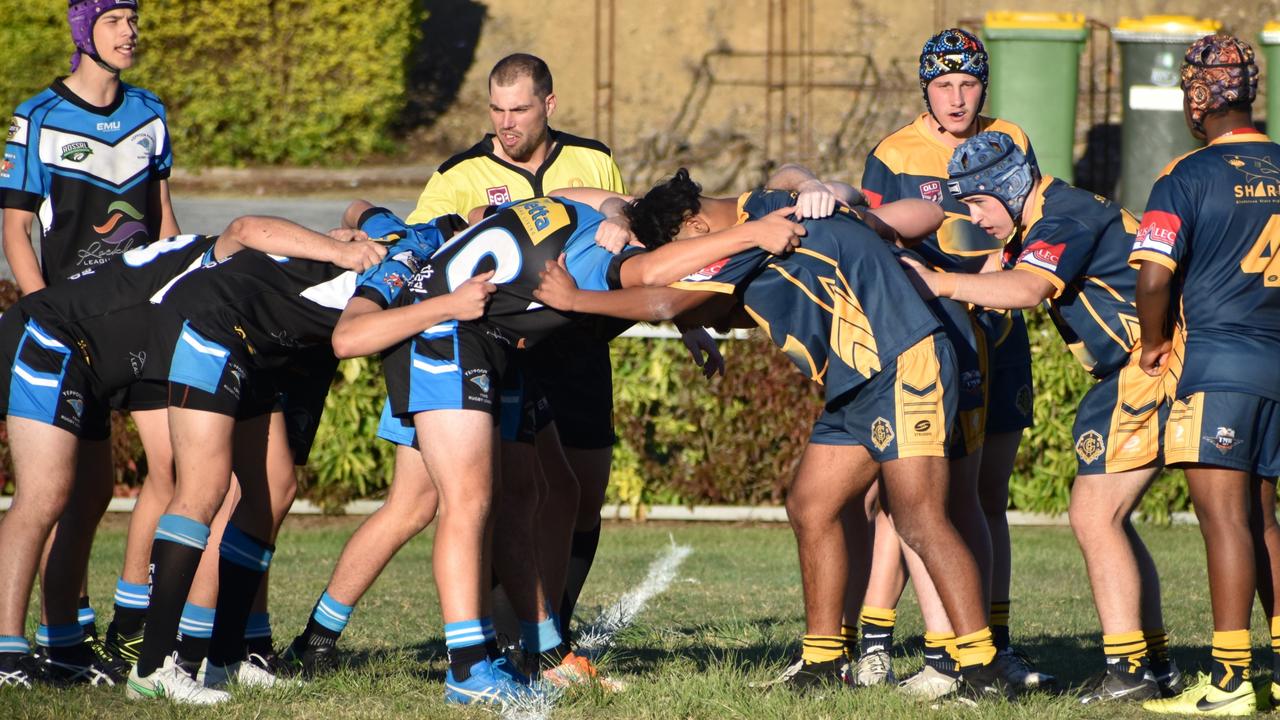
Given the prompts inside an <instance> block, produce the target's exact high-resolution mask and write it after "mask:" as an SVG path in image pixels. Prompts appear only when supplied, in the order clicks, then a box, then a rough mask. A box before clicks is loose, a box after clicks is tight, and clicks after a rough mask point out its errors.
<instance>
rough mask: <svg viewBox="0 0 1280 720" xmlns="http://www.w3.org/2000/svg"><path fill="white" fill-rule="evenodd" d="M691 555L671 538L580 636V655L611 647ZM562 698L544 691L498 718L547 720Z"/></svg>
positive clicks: (506, 709) (514, 704)
mask: <svg viewBox="0 0 1280 720" xmlns="http://www.w3.org/2000/svg"><path fill="white" fill-rule="evenodd" d="M691 552H693V548H691V547H689V546H688V545H677V544H676V539H675V537H671V547H669V548H667V549H666V550H665V551H663V553H662V554H661V555H659V556H658V557H657V558H656V559H655V560H654V561H653V562H652V563H650V564H649V573H648V574H647V575H645V578H644V580H643V581H641V583H640V584H639V585H637V586H635V587H634V588H632V589H631V590H629V591H628V592H627V593H626V594H624V595H623V596H622V597H620V598H618V601H617V602H616V603H614V604H612V605H610V606H609V607H607V608H605V609H604V610H602V611H601V612H600V615H599V617H597V618H596V619H595V621H594V622H592V623H591V624H589V625H587V627H586V628H585V629H584V630H583V631H582V632H581V633H579V634H578V647H577V652H580V653H583V654H586V655H588V656H590V657H596V656H599V655H600V653H603V652H604V651H605V650H607V649H608V648H609V647H610V646H612V645H613V639H614V638H615V637H617V635H618V633H619V632H620V631H622V629H623V628H626V627H627V626H629V625H630V624H631V623H633V622H635V619H636V616H637V615H639V614H640V613H641V612H643V611H644V609H645V606H647V605H648V604H649V601H650V600H652V599H653V598H655V597H657V596H658V595H661V594H662V593H663V591H665V590H666V589H667V588H668V587H670V586H671V583H672V582H674V581H675V579H676V570H678V569H679V568H680V565H681V563H683V562H684V561H685V558H687V557H689V553H691ZM560 695H561V693H560V692H559V691H558V690H557V689H555V688H545V693H544V694H538V695H534V696H531V697H529V698H521V699H520V700H516V701H514V702H508V703H505V704H504V705H503V706H502V710H501V712H500V713H499V717H501V718H502V720H547V719H548V718H550V717H551V711H552V710H553V709H555V706H556V702H557V701H558V700H559V699H560Z"/></svg>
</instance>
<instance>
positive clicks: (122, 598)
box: [111, 578, 151, 635]
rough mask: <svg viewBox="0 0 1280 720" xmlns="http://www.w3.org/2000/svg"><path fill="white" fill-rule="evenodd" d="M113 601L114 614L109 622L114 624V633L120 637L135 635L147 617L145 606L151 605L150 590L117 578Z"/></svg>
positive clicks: (144, 586) (145, 586) (147, 587)
mask: <svg viewBox="0 0 1280 720" xmlns="http://www.w3.org/2000/svg"><path fill="white" fill-rule="evenodd" d="M114 600H115V612H114V613H113V615H112V618H111V622H112V623H114V624H115V626H116V632H118V633H120V634H121V635H135V634H137V632H138V631H139V630H141V629H142V621H143V620H145V619H146V617H147V606H148V605H150V604H151V588H150V587H149V586H147V585H138V584H135V583H129V582H125V581H124V578H118V579H117V580H116V595H115V598H114Z"/></svg>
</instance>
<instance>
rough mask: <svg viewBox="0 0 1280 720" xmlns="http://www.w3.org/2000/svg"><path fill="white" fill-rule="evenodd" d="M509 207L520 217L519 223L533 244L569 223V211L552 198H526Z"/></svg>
mask: <svg viewBox="0 0 1280 720" xmlns="http://www.w3.org/2000/svg"><path fill="white" fill-rule="evenodd" d="M511 209H512V210H514V211H515V213H516V217H518V218H520V224H521V225H523V226H524V231H525V232H526V233H528V235H529V241H530V242H532V243H533V244H534V245H537V244H539V243H541V242H542V241H543V240H546V239H547V238H548V237H551V235H552V234H554V233H555V232H556V231H557V230H559V229H561V228H563V227H566V226H568V224H569V211H568V210H567V209H566V208H565V206H564V205H561V204H560V203H558V202H555V201H554V200H547V199H543V198H536V199H533V200H526V201H524V202H522V203H520V204H519V205H515V206H513V207H512V208H511Z"/></svg>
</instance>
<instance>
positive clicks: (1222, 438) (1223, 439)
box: [1204, 427, 1240, 455]
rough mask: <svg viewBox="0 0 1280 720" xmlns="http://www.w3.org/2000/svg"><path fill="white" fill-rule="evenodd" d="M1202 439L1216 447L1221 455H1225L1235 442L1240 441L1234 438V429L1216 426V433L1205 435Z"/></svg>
mask: <svg viewBox="0 0 1280 720" xmlns="http://www.w3.org/2000/svg"><path fill="white" fill-rule="evenodd" d="M1204 441H1205V442H1207V443H1213V446H1214V447H1216V448H1218V452H1220V453H1222V454H1223V455H1226V454H1227V453H1229V452H1231V450H1232V448H1234V447H1235V446H1236V444H1237V443H1238V442H1240V441H1239V440H1237V439H1236V431H1235V429H1234V428H1229V427H1220V428H1218V434H1216V435H1214V436H1213V437H1209V436H1207V435H1206V436H1205V438H1204Z"/></svg>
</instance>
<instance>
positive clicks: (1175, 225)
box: [1133, 210, 1182, 255]
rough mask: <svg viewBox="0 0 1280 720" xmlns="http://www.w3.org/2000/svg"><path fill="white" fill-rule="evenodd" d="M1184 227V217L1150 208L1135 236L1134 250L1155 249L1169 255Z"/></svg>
mask: <svg viewBox="0 0 1280 720" xmlns="http://www.w3.org/2000/svg"><path fill="white" fill-rule="evenodd" d="M1181 229H1182V218H1180V217H1178V216H1177V215H1174V214H1173V213H1170V212H1165V211H1163V210H1148V211H1147V212H1146V213H1144V214H1143V216H1142V224H1141V225H1140V226H1139V227H1138V232H1137V233H1136V234H1135V235H1134V238H1133V250H1134V251H1135V252H1136V251H1138V250H1154V251H1156V252H1159V253H1164V254H1165V255H1168V254H1170V253H1172V252H1173V245H1174V243H1175V242H1176V241H1177V239H1178V231H1179V230H1181Z"/></svg>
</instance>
